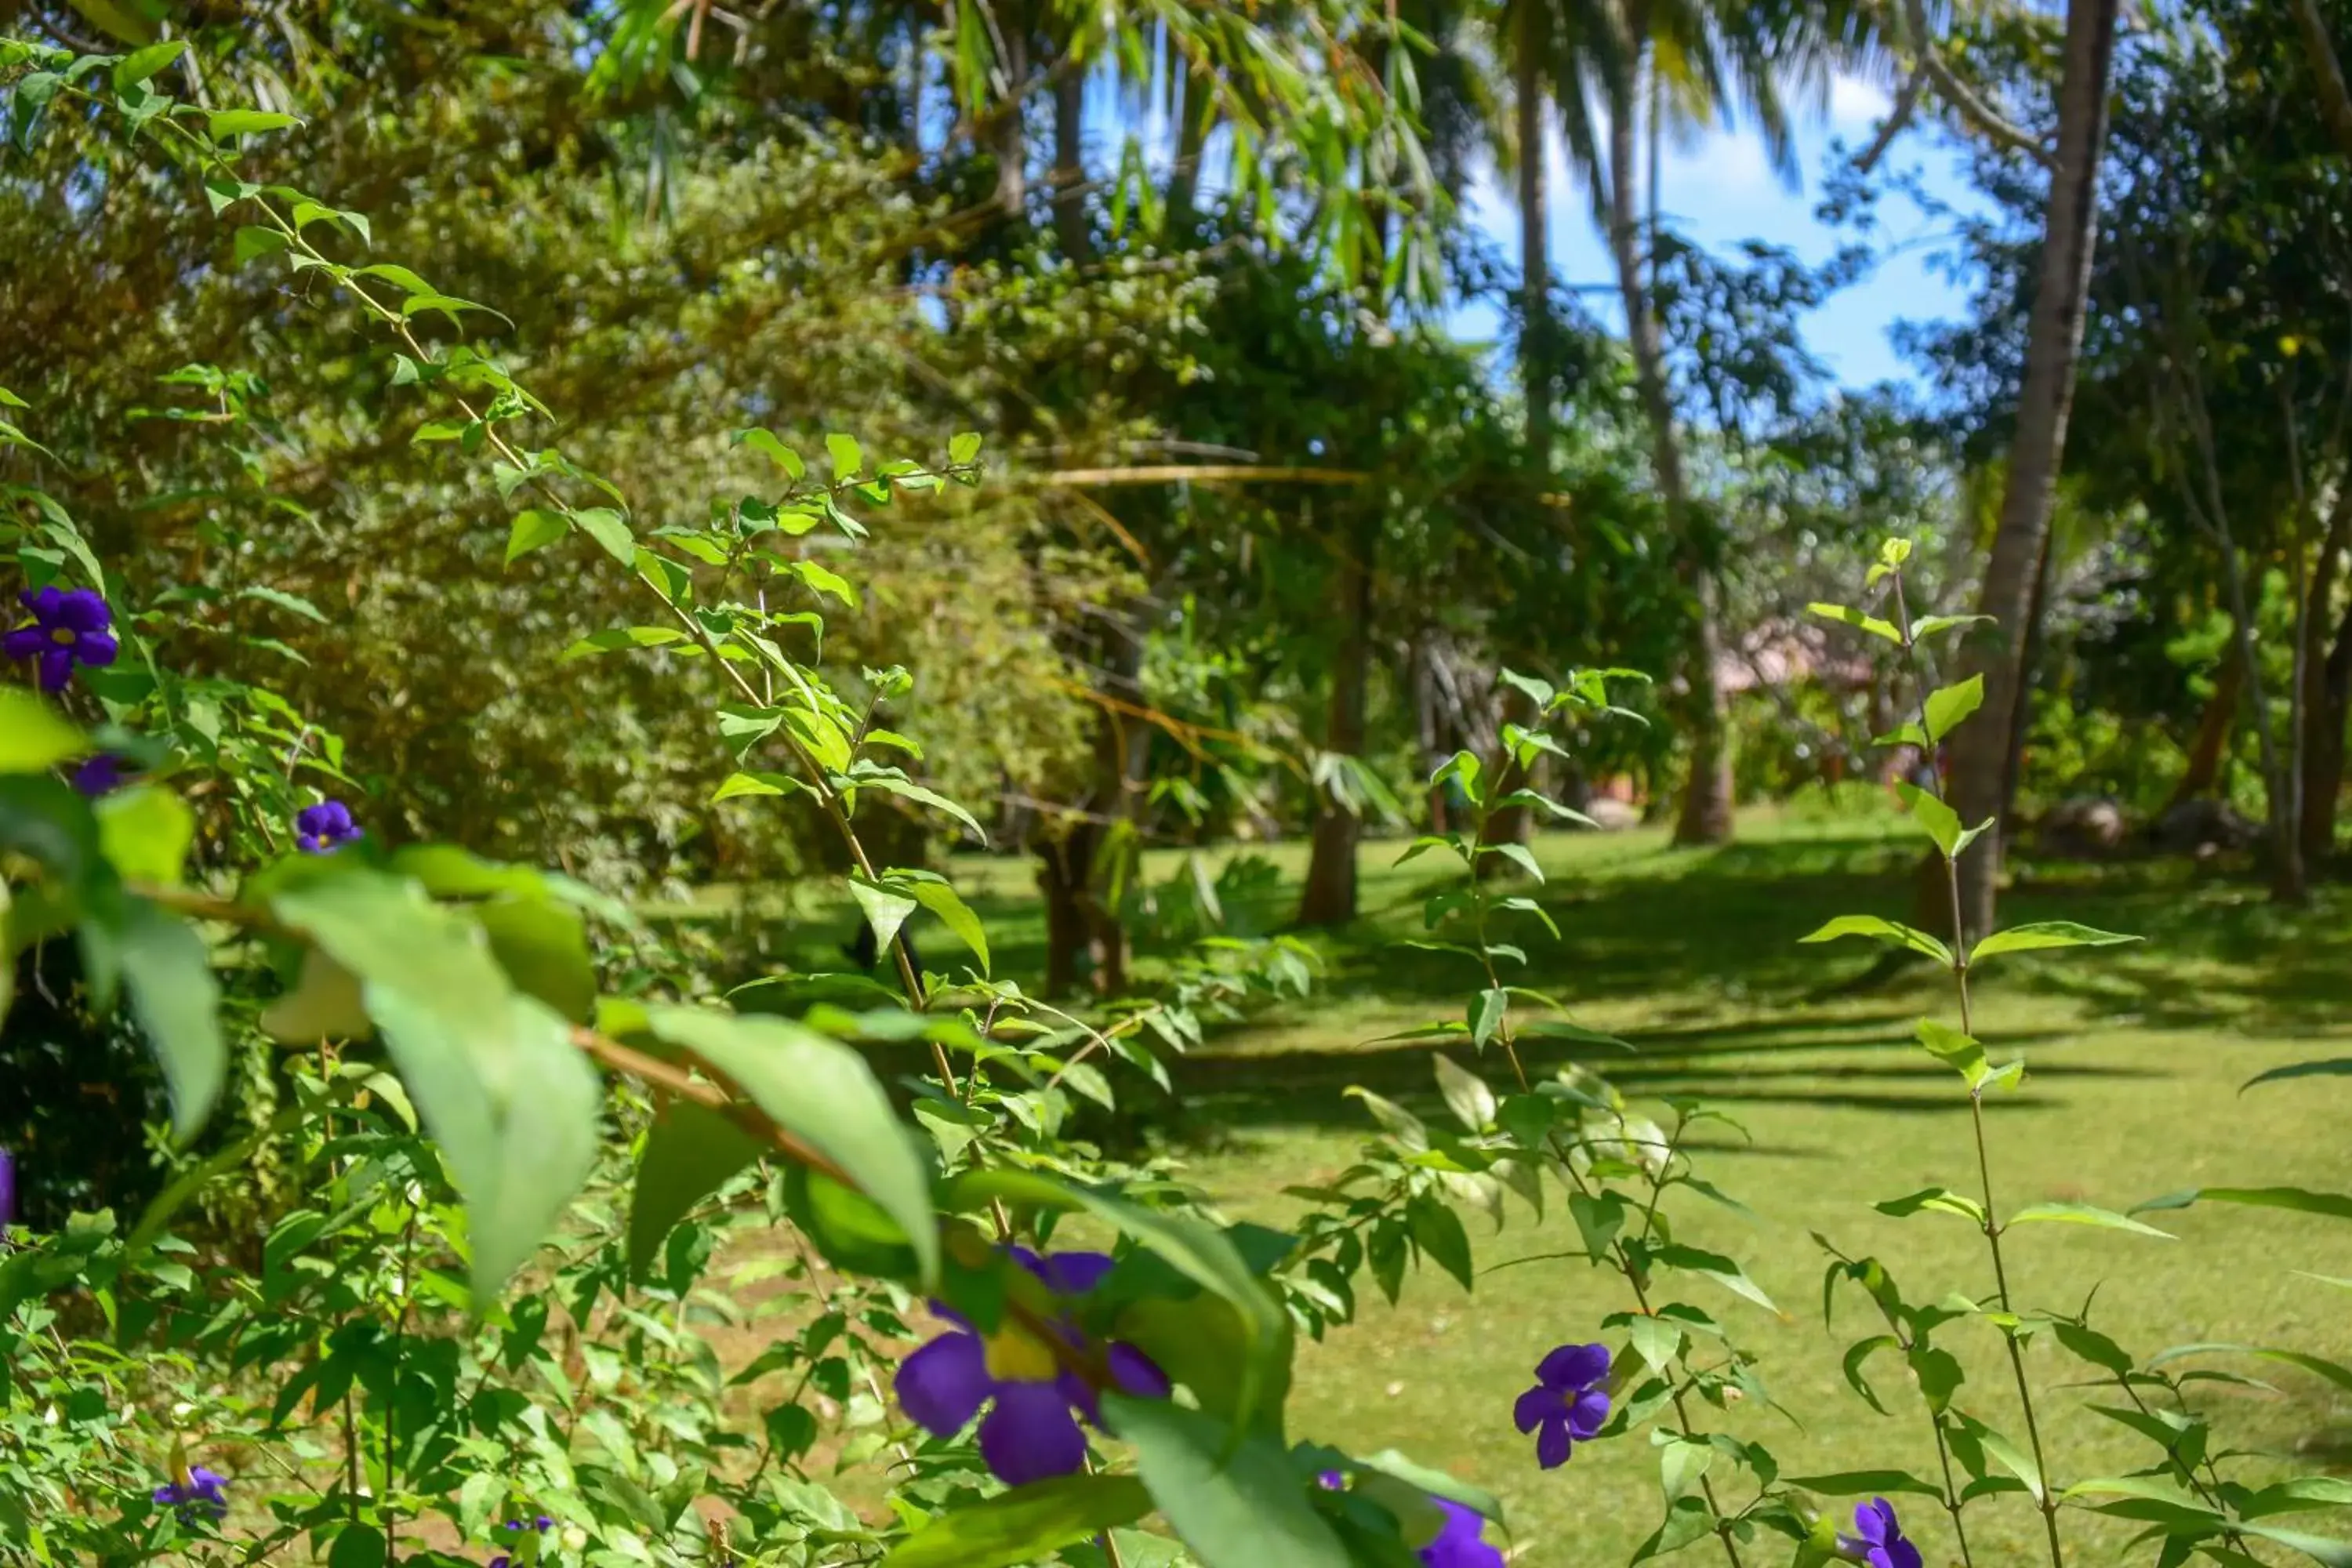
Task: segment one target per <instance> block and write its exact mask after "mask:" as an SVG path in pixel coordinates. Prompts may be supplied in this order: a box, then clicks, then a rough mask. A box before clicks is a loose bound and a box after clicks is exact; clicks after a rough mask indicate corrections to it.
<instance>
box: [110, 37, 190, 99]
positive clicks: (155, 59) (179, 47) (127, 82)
mask: <svg viewBox="0 0 2352 1568" xmlns="http://www.w3.org/2000/svg"><path fill="white" fill-rule="evenodd" d="M187 52H188V40H187V39H185V38H170V39H166V40H165V41H164V42H163V43H160V44H150V45H148V46H147V47H145V48H143V49H134V50H132V51H131V53H130V54H128V55H125V56H124V57H123V58H121V59H120V60H117V61H116V62H115V63H114V90H115V91H117V92H126V91H128V90H129V89H131V88H134V87H137V86H138V85H139V84H140V83H141V82H143V81H145V80H147V79H149V78H150V77H152V76H153V75H154V74H155V73H156V72H158V71H160V70H162V69H163V68H164V67H165V66H168V65H170V64H171V63H172V62H173V60H176V59H178V58H180V57H181V56H182V55H184V54H186V53H187Z"/></svg>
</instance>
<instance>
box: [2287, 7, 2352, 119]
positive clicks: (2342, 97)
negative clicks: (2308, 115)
mask: <svg viewBox="0 0 2352 1568" xmlns="http://www.w3.org/2000/svg"><path fill="white" fill-rule="evenodd" d="M2288 4H2289V5H2290V7H2291V8H2292V9H2293V10H2294V25H2295V26H2296V27H2297V28H2299V29H2301V31H2302V33H2303V47H2304V53H2305V56H2307V57H2308V58H2309V59H2310V62H2311V74H2312V77H2313V79H2314V80H2315V85H2316V86H2317V87H2318V89H2319V117H2320V118H2321V119H2322V120H2325V121H2327V129H2328V131H2329V132H2330V133H2331V134H2333V135H2334V136H2335V138H2336V145H2337V146H2338V147H2339V148H2341V149H2342V150H2343V152H2344V153H2345V155H2346V156H2347V157H2352V90H2347V89H2346V88H2345V85H2344V68H2343V66H2342V65H2341V64H2340V63H2338V61H2337V59H2336V40H2335V39H2333V38H2331V37H2328V36H2327V18H2326V17H2325V16H2321V15H2320V14H2319V0H2288Z"/></svg>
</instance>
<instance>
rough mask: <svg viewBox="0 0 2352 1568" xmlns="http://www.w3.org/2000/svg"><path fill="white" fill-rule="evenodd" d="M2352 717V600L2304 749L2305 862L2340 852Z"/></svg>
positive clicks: (2339, 625) (2324, 675)
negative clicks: (2339, 814) (2347, 729)
mask: <svg viewBox="0 0 2352 1568" xmlns="http://www.w3.org/2000/svg"><path fill="white" fill-rule="evenodd" d="M2347 716H2352V605H2345V607H2344V615H2343V618H2342V619H2340V620H2339V621H2337V622H2336V640H2335V643H2334V644H2333V645H2332V646H2331V647H2329V648H2328V650H2327V659H2326V663H2325V664H2324V665H2323V666H2322V667H2321V669H2320V682H2319V691H2318V694H2317V700H2316V701H2315V702H2314V703H2313V704H2312V705H2311V708H2310V710H2309V713H2308V721H2309V722H2310V724H2311V726H2312V733H2311V743H2310V744H2309V745H2308V746H2306V747H2305V749H2304V753H2303V765H2304V784H2303V852H2304V857H2305V865H2306V867H2308V866H2314V865H2319V864H2321V863H2323V862H2325V861H2326V859H2327V858H2329V857H2331V856H2333V855H2334V854H2335V852H2336V799H2337V797H2338V796H2339V795H2342V793H2343V790H2344V751H2345V746H2344V726H2345V721H2346V720H2347Z"/></svg>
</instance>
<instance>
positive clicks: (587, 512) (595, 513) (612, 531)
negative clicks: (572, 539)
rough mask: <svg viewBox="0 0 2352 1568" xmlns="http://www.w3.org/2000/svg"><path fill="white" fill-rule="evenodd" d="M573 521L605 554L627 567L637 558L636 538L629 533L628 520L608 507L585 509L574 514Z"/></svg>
mask: <svg viewBox="0 0 2352 1568" xmlns="http://www.w3.org/2000/svg"><path fill="white" fill-rule="evenodd" d="M572 521H574V522H576V523H578V524H579V525H580V526H581V528H582V529H583V530H584V531H586V532H587V534H588V537H589V538H591V539H593V540H594V541H595V542H597V543H599V544H601V545H603V546H604V553H605V554H607V555H609V556H611V557H612V558H613V559H614V560H615V561H617V562H619V563H621V564H622V565H624V566H627V565H629V564H631V563H634V562H635V560H636V558H637V541H636V536H635V534H633V533H631V532H630V531H629V521H628V519H626V518H625V517H623V516H622V515H621V514H620V513H619V512H617V511H614V510H613V509H612V508H611V507H608V506H592V507H584V508H583V509H582V510H578V511H575V512H573V513H572Z"/></svg>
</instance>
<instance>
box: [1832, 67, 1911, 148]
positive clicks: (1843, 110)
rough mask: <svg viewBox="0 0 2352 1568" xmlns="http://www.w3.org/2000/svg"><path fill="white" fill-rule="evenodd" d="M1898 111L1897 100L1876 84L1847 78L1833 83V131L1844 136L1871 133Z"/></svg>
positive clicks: (1853, 77)
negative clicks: (1894, 110) (1893, 112)
mask: <svg viewBox="0 0 2352 1568" xmlns="http://www.w3.org/2000/svg"><path fill="white" fill-rule="evenodd" d="M1894 107H1895V100H1894V99H1892V98H1891V97H1889V96H1888V95H1887V91H1886V89H1885V88H1883V87H1881V86H1879V85H1878V83H1876V82H1874V81H1864V79H1862V78H1860V77H1858V76H1844V75H1839V76H1835V77H1832V78H1831V79H1830V112H1829V123H1830V129H1831V130H1832V131H1835V132H1838V133H1839V134H1841V135H1847V136H1850V135H1853V133H1854V132H1858V131H1864V130H1867V129H1868V128H1869V127H1871V126H1873V125H1875V124H1877V123H1878V121H1881V120H1884V119H1885V118H1886V111H1887V110H1890V109H1892V108H1894Z"/></svg>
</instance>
